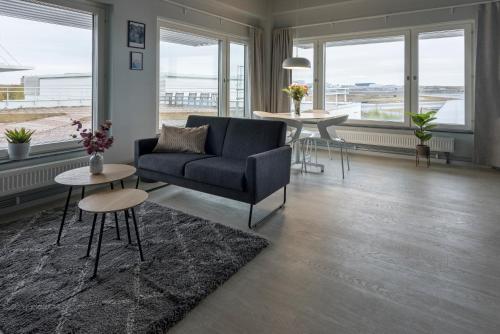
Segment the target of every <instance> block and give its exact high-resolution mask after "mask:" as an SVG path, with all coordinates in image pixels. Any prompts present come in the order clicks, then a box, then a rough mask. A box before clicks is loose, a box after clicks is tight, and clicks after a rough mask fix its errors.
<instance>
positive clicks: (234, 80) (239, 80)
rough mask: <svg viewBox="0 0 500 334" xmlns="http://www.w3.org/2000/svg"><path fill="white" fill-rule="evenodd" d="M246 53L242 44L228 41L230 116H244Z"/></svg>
mask: <svg viewBox="0 0 500 334" xmlns="http://www.w3.org/2000/svg"><path fill="white" fill-rule="evenodd" d="M246 54H247V47H246V45H244V44H240V43H234V42H230V44H229V115H230V116H231V117H240V118H242V117H246V116H247V113H246V95H247V94H246V93H245V92H246V85H247V75H246V73H247V70H246Z"/></svg>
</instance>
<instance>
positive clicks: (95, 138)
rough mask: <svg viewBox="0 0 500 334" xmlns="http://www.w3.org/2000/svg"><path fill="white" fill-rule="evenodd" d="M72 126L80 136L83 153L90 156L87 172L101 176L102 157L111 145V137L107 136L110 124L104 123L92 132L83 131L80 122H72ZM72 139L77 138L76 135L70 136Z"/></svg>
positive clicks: (102, 167) (108, 122)
mask: <svg viewBox="0 0 500 334" xmlns="http://www.w3.org/2000/svg"><path fill="white" fill-rule="evenodd" d="M72 125H73V126H76V131H77V132H78V133H79V134H80V138H81V141H80V143H82V144H83V147H84V148H85V151H86V152H87V154H89V155H90V160H89V170H90V173H91V174H94V175H96V174H101V173H102V171H103V169H104V156H103V153H104V151H105V150H107V149H109V148H110V147H111V146H112V145H113V141H114V139H113V137H110V136H109V131H110V129H111V122H110V121H106V122H104V123H103V124H102V125H101V126H100V127H99V130H96V131H94V132H92V130H91V129H83V125H82V122H80V121H73V122H72ZM72 137H73V138H77V137H78V135H76V134H74V135H72Z"/></svg>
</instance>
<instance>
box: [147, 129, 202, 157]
mask: <svg viewBox="0 0 500 334" xmlns="http://www.w3.org/2000/svg"><path fill="white" fill-rule="evenodd" d="M207 133H208V125H203V126H200V127H198V128H178V127H174V126H167V125H163V127H162V129H161V135H160V138H159V139H158V144H156V147H155V149H154V152H157V153H160V152H162V153H174V152H182V153H199V154H205V141H206V140H207Z"/></svg>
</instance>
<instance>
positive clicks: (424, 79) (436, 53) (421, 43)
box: [418, 29, 465, 125]
mask: <svg viewBox="0 0 500 334" xmlns="http://www.w3.org/2000/svg"><path fill="white" fill-rule="evenodd" d="M418 67H419V71H418V83H419V85H418V96H419V100H418V102H419V110H422V111H423V112H427V111H437V118H438V119H437V122H438V123H441V124H454V125H465V72H464V71H465V30H464V29H458V30H448V31H431V32H423V33H419V34H418Z"/></svg>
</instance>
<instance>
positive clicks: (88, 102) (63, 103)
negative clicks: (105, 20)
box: [0, 0, 97, 150]
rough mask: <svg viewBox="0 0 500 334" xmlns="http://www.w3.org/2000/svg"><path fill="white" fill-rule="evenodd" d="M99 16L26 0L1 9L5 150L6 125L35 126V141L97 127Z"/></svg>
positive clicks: (0, 138)
mask: <svg viewBox="0 0 500 334" xmlns="http://www.w3.org/2000/svg"><path fill="white" fill-rule="evenodd" d="M96 16H97V15H94V14H93V13H91V12H86V11H82V10H72V9H69V8H63V7H59V6H57V7H56V6H50V5H42V4H39V3H38V2H35V3H30V2H26V1H20V0H12V1H9V6H2V10H1V11H0V26H1V27H2V30H1V33H0V150H3V149H5V148H6V146H7V141H6V140H5V138H4V130H5V129H13V128H21V127H26V128H28V129H32V130H35V131H36V132H35V134H34V136H33V139H32V145H35V146H36V145H42V144H54V143H61V142H69V141H71V142H74V139H73V138H72V137H71V134H73V133H75V131H74V127H73V126H71V120H80V121H82V123H83V124H84V126H86V127H92V120H93V106H94V96H95V95H94V93H95V92H94V91H93V86H94V85H93V82H94V78H95V76H94V70H93V67H94V66H93V64H94V60H93V55H94V28H93V27H94V18H95V17H96Z"/></svg>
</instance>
